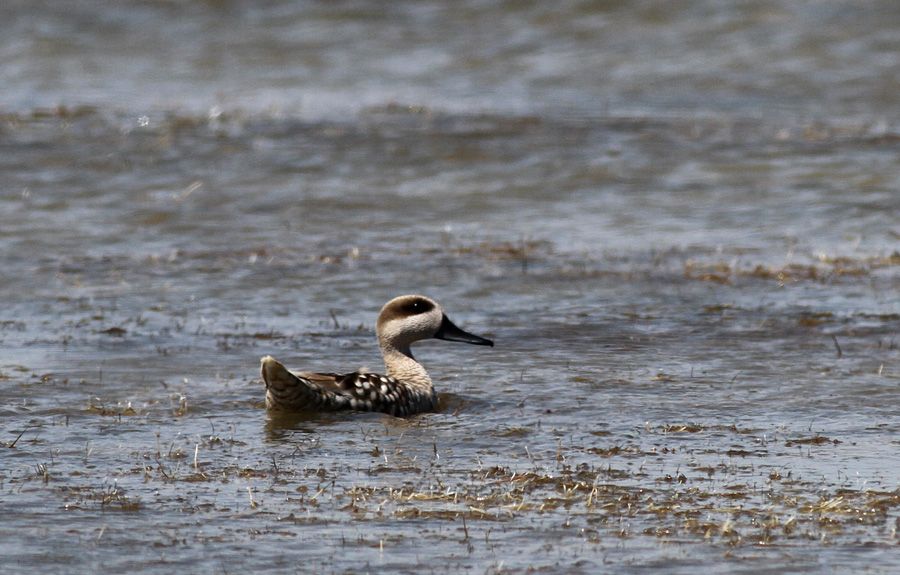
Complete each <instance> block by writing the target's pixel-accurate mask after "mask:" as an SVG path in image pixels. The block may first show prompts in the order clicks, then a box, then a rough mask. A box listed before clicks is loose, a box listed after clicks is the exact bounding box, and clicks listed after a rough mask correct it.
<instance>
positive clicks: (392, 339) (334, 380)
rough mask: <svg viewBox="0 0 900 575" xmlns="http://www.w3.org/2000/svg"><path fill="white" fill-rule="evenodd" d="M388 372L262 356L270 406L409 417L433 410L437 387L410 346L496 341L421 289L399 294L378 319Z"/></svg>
mask: <svg viewBox="0 0 900 575" xmlns="http://www.w3.org/2000/svg"><path fill="white" fill-rule="evenodd" d="M375 334H376V336H377V337H378V345H379V347H380V348H381V355H382V356H383V358H384V367H385V374H378V373H371V372H369V371H366V370H362V369H361V370H357V371H354V372H351V373H314V372H301V371H297V372H295V371H289V370H288V369H287V368H285V366H284V365H283V364H281V363H279V362H278V361H277V360H276V359H275V358H273V357H272V356H270V355H267V356H265V357H263V358H262V359H261V360H260V372H261V375H262V379H263V382H264V383H265V385H266V409H267V410H269V411H270V412H310V411H312V412H326V411H345V410H348V411H376V412H382V413H387V414H390V415H393V416H398V417H405V416H409V415H413V414H416V413H422V412H429V411H434V410H435V409H436V408H437V393H436V392H435V390H434V385H433V384H432V382H431V377H430V376H429V375H428V372H427V371H425V368H424V367H423V366H422V364H421V363H419V362H418V361H416V359H415V358H414V357H413V354H412V351H411V350H410V346H411V345H412V344H413V343H415V342H417V341H421V340H425V339H442V340H445V341H454V342H461V343H468V344H472V345H483V346H491V347H493V345H494V342H493V341H491V340H489V339H487V338H484V337H481V336H478V335H475V334H472V333H469V332H467V331H464V330H462V329H460V328H459V327H457V326H456V325H455V324H454V323H453V322H452V321H450V319H449V318H448V317H447V315H446V314H445V313H444V310H443V309H442V308H441V306H440V305H439V304H438V303H437V302H436V301H435V300H433V299H431V298H428V297H425V296H423V295H401V296H398V297H395V298H394V299H392V300H390V301H389V302H387V303H386V304H384V306H383V307H382V308H381V312H380V313H379V314H378V321H377V323H376V325H375Z"/></svg>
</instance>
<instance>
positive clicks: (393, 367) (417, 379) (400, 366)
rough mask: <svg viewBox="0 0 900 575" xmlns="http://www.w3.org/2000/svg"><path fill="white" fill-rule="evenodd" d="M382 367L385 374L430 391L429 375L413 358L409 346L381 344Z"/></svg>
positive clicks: (431, 389) (431, 388)
mask: <svg viewBox="0 0 900 575" xmlns="http://www.w3.org/2000/svg"><path fill="white" fill-rule="evenodd" d="M381 354H382V355H383V356H384V368H385V370H386V371H387V374H388V375H389V376H391V377H393V378H394V379H397V380H400V381H402V382H404V383H406V384H408V385H410V386H411V387H415V388H416V389H419V390H421V391H425V392H429V393H430V392H432V391H433V389H434V387H433V386H432V384H431V377H429V376H428V372H427V371H425V368H424V367H422V364H421V363H419V362H418V361H416V360H415V359H414V358H413V355H412V351H411V350H410V349H409V346H408V345H406V346H394V345H390V344H387V343H384V344H382V345H381Z"/></svg>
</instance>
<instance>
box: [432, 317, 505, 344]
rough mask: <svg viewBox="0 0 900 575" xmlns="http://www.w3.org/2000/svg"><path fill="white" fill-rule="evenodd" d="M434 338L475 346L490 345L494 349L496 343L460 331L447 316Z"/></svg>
mask: <svg viewBox="0 0 900 575" xmlns="http://www.w3.org/2000/svg"><path fill="white" fill-rule="evenodd" d="M434 337H435V338H436V339H443V340H446V341H459V342H462V343H471V344H473V345H489V346H491V347H494V342H492V341H491V340H489V339H485V338H483V337H481V336H478V335H475V334H474V333H469V332H467V331H463V330H461V329H459V328H458V327H456V324H454V323H453V322H452V321H450V318H448V317H447V316H446V315H445V316H444V319H443V320H442V321H441V327H440V328H438V330H437V333H436V334H434Z"/></svg>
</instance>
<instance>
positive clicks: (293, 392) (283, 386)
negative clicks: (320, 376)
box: [259, 355, 320, 411]
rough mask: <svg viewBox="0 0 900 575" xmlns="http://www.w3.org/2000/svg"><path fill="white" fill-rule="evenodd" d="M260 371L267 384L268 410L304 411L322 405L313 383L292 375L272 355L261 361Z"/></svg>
mask: <svg viewBox="0 0 900 575" xmlns="http://www.w3.org/2000/svg"><path fill="white" fill-rule="evenodd" d="M259 371H260V373H261V375H262V378H263V382H265V384H266V409H269V410H273V411H303V410H306V409H315V408H316V407H317V405H318V404H319V403H320V397H319V395H320V392H319V391H318V390H317V389H316V388H315V386H314V385H313V384H312V382H310V381H309V380H308V379H306V378H303V377H299V376H297V375H295V374H293V373H291V372H290V371H288V369H287V368H286V367H284V365H282V364H281V363H280V362H278V361H277V360H276V359H275V358H274V357H272V356H271V355H267V356H265V357H264V358H262V359H261V360H260V370H259Z"/></svg>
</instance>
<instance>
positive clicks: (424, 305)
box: [403, 299, 434, 315]
mask: <svg viewBox="0 0 900 575" xmlns="http://www.w3.org/2000/svg"><path fill="white" fill-rule="evenodd" d="M433 307H434V306H432V305H431V303H429V302H427V301H425V300H421V299H417V300H413V301H411V302H409V303H407V304H406V305H404V306H403V311H405V312H406V313H408V314H410V315H414V314H420V313H426V312H429V311H431V310H432V308H433Z"/></svg>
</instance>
